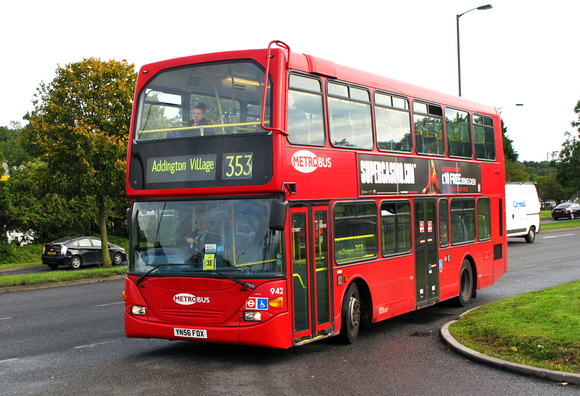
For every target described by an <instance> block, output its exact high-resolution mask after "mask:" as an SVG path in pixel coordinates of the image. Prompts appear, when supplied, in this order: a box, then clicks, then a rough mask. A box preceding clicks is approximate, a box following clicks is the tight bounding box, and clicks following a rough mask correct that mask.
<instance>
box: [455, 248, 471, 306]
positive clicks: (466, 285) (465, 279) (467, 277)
mask: <svg viewBox="0 0 580 396" xmlns="http://www.w3.org/2000/svg"><path fill="white" fill-rule="evenodd" d="M473 287H474V285H473V270H472V269H471V263H470V262H469V260H467V259H466V260H463V264H462V265H461V271H459V296H457V305H459V306H460V307H465V306H466V305H467V304H469V302H470V301H471V296H472V295H473Z"/></svg>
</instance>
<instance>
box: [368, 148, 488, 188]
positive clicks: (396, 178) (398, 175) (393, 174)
mask: <svg viewBox="0 0 580 396" xmlns="http://www.w3.org/2000/svg"><path fill="white" fill-rule="evenodd" d="M358 162H359V186H360V195H386V194H477V193H481V166H480V164H476V163H471V162H459V161H445V160H432V159H427V158H403V157H386V156H378V155H365V154H361V155H359V156H358Z"/></svg>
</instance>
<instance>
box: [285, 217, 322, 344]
mask: <svg viewBox="0 0 580 396" xmlns="http://www.w3.org/2000/svg"><path fill="white" fill-rule="evenodd" d="M290 222H291V228H290V235H291V237H290V238H291V241H290V252H291V255H292V260H291V261H292V290H293V293H292V295H293V298H292V310H293V317H294V342H295V343H300V342H302V341H307V340H309V339H313V338H316V337H321V336H326V335H329V334H330V332H331V321H330V268H329V257H328V229H329V226H328V206H309V207H299V208H291V209H290Z"/></svg>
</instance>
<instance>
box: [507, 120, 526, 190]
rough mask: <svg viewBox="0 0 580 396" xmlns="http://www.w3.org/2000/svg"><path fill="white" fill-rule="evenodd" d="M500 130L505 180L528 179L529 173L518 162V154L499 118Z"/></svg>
mask: <svg viewBox="0 0 580 396" xmlns="http://www.w3.org/2000/svg"><path fill="white" fill-rule="evenodd" d="M501 131H502V135H503V155H504V163H505V180H506V182H527V181H529V180H530V177H529V175H528V174H527V173H526V171H525V170H524V167H523V165H522V164H520V163H519V162H518V157H519V154H518V153H517V151H516V150H515V149H514V147H513V145H512V143H513V140H511V139H510V138H509V137H508V136H507V127H506V126H505V124H504V122H503V120H501Z"/></svg>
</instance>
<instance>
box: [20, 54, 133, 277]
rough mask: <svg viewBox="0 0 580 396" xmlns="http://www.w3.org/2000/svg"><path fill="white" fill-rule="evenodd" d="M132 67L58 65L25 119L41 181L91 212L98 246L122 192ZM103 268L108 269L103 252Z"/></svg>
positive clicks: (118, 64)
mask: <svg viewBox="0 0 580 396" xmlns="http://www.w3.org/2000/svg"><path fill="white" fill-rule="evenodd" d="M135 81H136V73H135V70H134V65H132V64H128V63H127V62H126V61H122V62H117V61H114V60H111V61H109V62H102V61H100V60H98V59H95V58H89V59H85V60H83V61H82V62H77V63H70V64H68V65H66V66H65V67H60V66H59V67H58V68H57V70H56V77H55V79H54V80H53V81H52V82H51V83H50V84H45V83H44V82H43V83H41V84H40V87H39V88H38V89H37V93H36V95H35V100H34V102H33V103H34V106H35V108H34V111H33V112H32V113H31V114H30V113H29V114H27V116H26V117H25V118H26V119H28V120H29V121H30V128H27V129H26V131H25V135H26V142H27V147H28V149H29V150H30V152H31V153H32V154H33V155H34V156H36V157H39V158H41V159H42V161H43V162H44V163H45V164H46V171H45V172H44V173H43V178H42V179H43V183H44V185H45V186H50V188H51V191H52V192H53V193H55V194H59V195H62V196H63V197H65V198H66V199H67V200H68V202H72V201H76V202H77V203H78V204H83V203H91V204H93V203H94V205H95V207H96V208H97V216H96V218H97V219H98V224H99V228H100V234H101V239H102V242H103V247H106V246H107V243H108V237H107V223H108V216H110V214H111V208H112V207H114V206H115V205H117V204H118V202H119V201H120V200H126V198H125V194H124V182H125V165H126V153H127V140H128V135H129V124H130V119H131V106H132V96H133V93H134V89H135ZM103 262H104V265H105V267H108V266H110V265H111V260H110V257H109V255H108V252H107V249H106V248H105V249H103Z"/></svg>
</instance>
